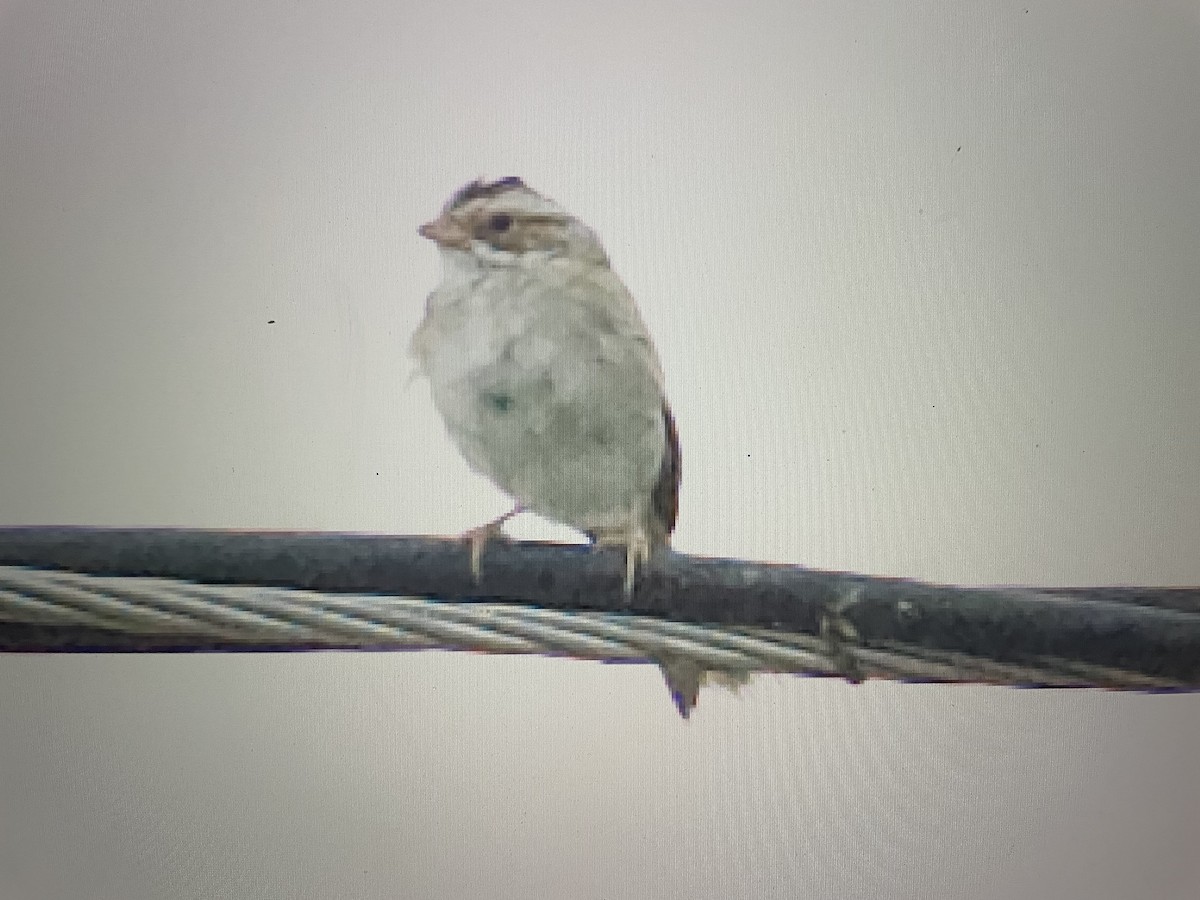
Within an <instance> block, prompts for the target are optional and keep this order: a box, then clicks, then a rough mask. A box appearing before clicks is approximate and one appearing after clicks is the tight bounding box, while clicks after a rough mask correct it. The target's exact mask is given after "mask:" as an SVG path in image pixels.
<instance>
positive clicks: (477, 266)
mask: <svg viewBox="0 0 1200 900" xmlns="http://www.w3.org/2000/svg"><path fill="white" fill-rule="evenodd" d="M419 233H420V235H421V236H422V237H425V238H428V239H429V240H431V241H433V242H434V243H435V244H437V246H438V249H439V250H440V251H441V257H442V263H443V278H442V282H441V284H439V285H438V286H437V288H436V289H435V290H434V291H433V293H431V294H430V295H429V297H428V299H427V301H426V304H425V317H424V319H423V320H422V322H421V324H420V325H419V326H418V328H417V330H416V333H415V334H414V335H413V338H412V343H411V347H410V352H411V354H412V357H413V359H414V361H415V362H416V365H417V368H418V370H419V371H420V372H421V373H423V374H424V375H425V376H426V377H427V378H428V380H429V384H430V388H431V393H432V396H433V401H434V405H435V406H436V407H437V409H438V412H439V413H440V414H441V416H442V419H443V420H444V422H445V425H446V430H447V432H448V433H449V435H450V437H451V439H452V440H453V441H454V443H455V444H456V445H457V447H458V449H459V451H460V452H461V453H462V455H463V457H464V458H465V459H466V461H467V463H468V464H469V465H470V466H471V467H472V468H473V469H474V470H475V471H477V472H479V473H481V474H482V475H484V476H486V477H487V478H489V479H490V480H491V481H492V482H493V483H495V484H496V485H497V486H498V487H499V488H500V489H501V490H503V491H504V492H505V493H507V494H508V495H509V496H510V497H512V498H513V500H514V501H515V502H514V506H513V508H512V509H511V510H510V511H509V512H507V513H505V514H504V515H502V516H500V517H498V518H496V519H493V520H492V521H490V522H487V523H485V524H484V525H481V526H479V527H478V528H473V529H471V530H470V531H468V532H467V534H466V535H465V536H464V537H465V538H466V539H467V540H469V541H470V545H471V571H472V575H473V576H474V577H475V580H476V581H477V582H478V580H479V576H480V558H481V554H482V552H483V547H484V545H485V544H486V542H487V541H488V540H489V539H490V538H492V537H494V536H496V535H497V534H499V533H500V528H501V526H502V525H503V524H504V523H505V522H506V521H507V520H508V519H510V518H511V517H512V516H514V515H517V514H518V513H520V512H524V511H526V510H528V511H532V512H535V513H537V514H539V515H541V516H544V517H545V518H547V519H551V520H553V521H556V522H560V523H563V524H566V525H569V526H571V527H574V528H576V529H579V530H580V531H582V532H584V533H585V534H587V536H588V538H589V539H590V540H591V541H592V543H593V544H594V545H596V546H619V547H623V548H624V550H625V581H624V588H625V593H626V596H629V595H630V594H631V592H632V589H633V583H634V575H635V572H636V570H637V567H638V566H639V565H640V564H642V563H645V562H648V561H649V559H650V557H651V555H652V554H653V553H654V552H656V551H657V550H659V549H662V548H665V547H666V546H667V545H668V542H669V538H670V534H671V532H672V530H673V529H674V527H675V518H676V512H677V508H678V497H679V481H680V453H679V437H678V435H677V433H676V429H675V420H674V419H673V417H672V415H671V409H670V406H669V405H668V403H667V399H666V392H665V388H664V380H663V372H662V366H661V364H660V362H659V358H658V353H657V351H656V350H655V349H654V343H653V341H651V339H650V334H649V332H648V331H647V330H646V325H645V323H644V322H643V321H642V317H641V315H640V314H639V312H638V308H637V305H636V304H635V303H634V300H633V297H632V296H631V295H630V293H629V291H628V290H627V289H626V287H625V285H624V284H623V283H622V282H621V279H620V278H619V277H617V275H616V273H615V272H613V270H612V268H611V267H610V266H609V260H608V254H607V253H606V252H605V250H604V247H603V246H602V245H601V243H600V239H599V238H598V237H597V236H596V234H595V232H593V231H592V229H591V228H589V227H588V226H587V225H585V224H584V223H583V222H581V221H580V220H579V219H577V218H575V217H574V216H572V215H571V214H570V213H569V212H567V211H566V210H565V209H563V208H562V207H561V206H559V205H558V204H557V203H555V202H554V201H553V200H551V199H550V198H548V197H545V196H543V195H541V194H539V193H538V192H536V191H534V190H533V189H532V188H530V187H528V186H527V185H526V184H525V183H524V182H523V181H522V180H521V179H520V178H517V177H508V178H501V179H499V180H498V181H494V182H491V183H487V182H484V181H482V180H476V181H473V182H471V183H470V184H467V185H466V186H464V187H462V188H461V189H459V190H458V191H456V192H455V193H454V195H453V196H451V198H450V199H449V200H448V201H447V202H446V204H445V206H444V207H443V208H442V211H441V214H440V215H439V216H438V217H437V218H435V219H433V220H432V221H430V222H427V223H425V224H424V225H422V226H421V227H420V229H419Z"/></svg>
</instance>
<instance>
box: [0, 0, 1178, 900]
mask: <svg viewBox="0 0 1200 900" xmlns="http://www.w3.org/2000/svg"><path fill="white" fill-rule="evenodd" d="M1198 98H1200V12H1198V8H1197V4H1196V3H1195V2H1173V3H1169V2H1159V3H1140V2H1137V3H1135V2H1129V3H1114V2H1104V3H1101V2H1097V0H1075V2H1057V3H1052V4H1045V3H1032V2H989V3H966V4H964V3H961V2H958V0H929V2H923V3H916V2H910V3H892V2H878V3H848V2H846V0H836V2H834V0H826V2H807V3H802V4H801V3H786V2H776V3H771V2H727V3H723V4H721V3H683V2H673V3H657V2H637V3H627V4H618V3H607V4H584V3H572V2H558V3H544V2H525V0H516V2H509V3H504V4H497V3H494V2H493V3H474V4H471V3H441V4H428V5H425V6H418V5H414V4H405V3H399V2H383V0H359V2H355V0H350V2H341V3H294V2H289V3H283V2H273V0H265V2H256V3H252V4H245V3H241V2H237V3H234V2H227V0H218V2H209V3H203V4H196V3H181V2H153V3H151V2H132V0H117V2H109V3H94V2H82V0H71V2H50V0H36V2H35V0H28V2H21V0H3V2H0V314H2V319H0V521H3V522H4V523H9V524H32V523H78V524H89V525H116V524H128V525H178V526H214V527H254V528H297V529H314V530H322V529H347V530H372V531H389V532H406V533H407V532H433V533H455V532H458V531H461V530H463V529H465V528H467V527H469V526H471V525H475V524H478V523H479V522H481V521H483V520H484V519H485V518H487V517H490V516H492V515H494V514H496V513H498V512H500V511H502V510H503V509H504V508H505V498H503V497H502V496H501V495H500V494H499V493H498V492H497V491H495V490H494V489H493V488H491V487H490V485H488V484H487V483H485V482H484V481H483V480H482V479H480V478H479V477H477V476H475V475H473V474H472V473H471V472H470V471H469V470H468V469H467V467H466V466H465V464H464V463H462V461H461V460H460V459H459V458H458V456H457V454H456V453H455V452H454V450H453V448H452V447H451V446H450V444H449V443H448V441H447V439H446V437H445V435H444V433H443V431H442V428H441V424H440V422H439V421H438V419H437V417H436V415H435V414H434V412H433V410H432V406H431V404H430V401H429V397H428V392H427V390H426V388H425V386H424V385H423V384H422V383H420V382H417V383H415V384H413V385H412V386H411V387H410V388H408V389H407V390H404V389H403V385H404V383H405V379H406V378H407V377H408V374H409V366H408V362H407V360H406V358H405V355H404V348H405V346H406V342H407V340H408V335H409V334H410V332H411V331H412V329H413V327H414V326H415V325H416V323H417V321H418V319H419V316H420V314H421V310H422V305H423V302H424V297H425V294H426V293H427V292H428V291H429V290H430V289H431V288H432V287H433V285H434V284H435V283H436V282H437V280H438V278H439V277H440V263H439V260H438V258H437V254H436V252H435V250H434V248H433V247H432V246H430V245H429V244H428V243H427V242H425V241H422V240H421V239H420V238H418V237H417V235H416V227H417V225H418V224H420V222H422V221H424V220H425V219H427V218H429V217H430V216H432V215H433V214H434V213H436V211H437V210H438V208H439V207H440V205H441V204H442V202H443V201H444V200H445V198H446V197H447V196H448V195H449V193H450V192H451V191H452V190H454V189H455V188H456V187H458V186H459V185H460V184H461V183H462V182H463V181H465V180H467V179H469V178H473V177H475V176H476V175H480V174H486V175H490V176H499V175H508V174H519V175H522V176H524V177H525V178H526V179H527V180H528V181H529V183H530V184H532V185H533V186H535V187H536V188H538V189H541V190H543V191H545V192H546V193H548V194H549V195H551V196H553V197H555V198H556V199H558V200H559V201H561V202H562V203H563V204H564V205H565V206H567V207H568V208H569V209H571V210H572V211H574V212H575V213H576V214H578V215H579V216H581V217H582V218H583V219H584V220H586V221H587V222H589V223H590V224H591V225H593V226H594V227H595V228H596V229H597V231H598V232H599V233H600V234H601V235H602V236H603V238H604V240H605V241H606V244H607V247H608V249H609V251H610V253H611V256H612V258H613V260H614V265H615V267H616V268H617V270H618V271H619V272H620V273H621V274H622V275H623V277H624V278H625V279H626V281H627V282H628V284H629V285H630V287H631V289H632V290H633V292H634V294H635V296H636V297H637V298H638V299H639V302H640V303H641V306H642V309H643V312H644V314H645V317H646V319H647V321H648V323H649V325H650V328H651V330H652V331H653V333H654V335H655V338H656V340H657V343H658V346H659V348H660V350H661V353H662V357H663V360H664V365H665V368H666V371H667V379H668V383H669V388H670V395H671V402H672V405H673V406H674V409H675V411H676V413H677V416H678V419H679V424H680V430H681V435H682V441H683V448H684V484H683V493H682V514H681V519H680V524H679V530H678V532H677V539H676V546H677V547H678V548H679V549H681V550H684V551H688V552H695V553H706V554H718V555H728V556H739V557H750V558H756V559H770V560H791V561H796V562H803V563H807V564H811V565H816V566H822V567H833V568H843V569H851V570H858V571H867V572H875V573H886V574H889V575H904V576H912V577H919V578H929V579H937V580H942V581H952V582H962V583H1029V584H1048V585H1053V584H1086V583H1133V584H1189V583H1190V584H1195V583H1197V582H1198V581H1200V561H1198V558H1197V556H1198V554H1197V552H1196V548H1197V546H1200V375H1198V365H1197V362H1196V347H1197V341H1198V338H1200V152H1198V150H1197V148H1198V147H1200V102H1198ZM271 319H273V320H275V324H268V320H271ZM514 531H515V533H517V534H519V535H525V536H555V537H569V535H568V534H566V533H564V532H563V531H562V530H561V529H553V528H549V527H545V526H542V525H539V524H538V523H536V522H529V521H525V522H522V523H520V524H519V525H518V526H517V527H516V528H515V529H514ZM1197 759H1200V701H1198V700H1197V699H1196V698H1193V697H1154V696H1117V695H1109V694H1100V693H1068V692H1056V693H1051V692H1029V691H1025V692H1022V691H1014V690H1006V689H995V688H969V687H920V686H905V685H892V684H868V685H865V686H861V687H851V686H848V685H844V684H839V683H829V682H818V681H813V680H810V679H803V678H789V677H772V678H759V679H757V680H755V681H754V682H752V683H751V684H750V685H749V686H748V687H747V688H745V689H743V690H742V692H741V693H740V695H737V696H735V695H732V694H729V693H725V692H723V691H719V690H718V691H709V692H706V693H705V694H703V695H702V697H701V703H700V708H699V710H698V711H697V713H696V715H695V716H694V718H693V720H692V721H690V722H688V723H683V722H681V721H679V720H678V719H677V718H675V716H674V714H673V712H672V710H671V708H670V704H669V701H668V698H667V695H666V691H665V689H664V688H663V686H662V684H661V680H660V678H659V676H658V674H657V672H656V671H655V670H654V669H652V668H649V667H640V666H639V667H630V666H625V667H619V666H604V665H601V664H592V663H578V662H571V661H564V660H542V659H504V658H494V657H486V656H474V655H466V654H459V655H454V654H441V653H425V654H408V655H403V654H393V655H342V654H316V655H306V656H292V657H278V656H277V657H247V656H240V657H238V656H222V657H208V658H186V657H182V658H138V657H124V658H88V657H76V658H69V657H62V658H37V657H7V658H0V897H3V898H4V900H8V898H19V900H23V898H70V897H87V898H92V897H95V898H130V900H136V898H157V897H170V898H173V897H188V898H209V897H237V898H276V897H278V898H310V897H311V898H333V897H337V898H342V897H356V898H357V897H362V898H375V897H454V898H459V897H477V896H486V897H521V898H526V897H571V898H575V897H580V898H615V897H689V898H691V897H714V898H715V897H720V898H725V897H796V896H804V897H820V898H825V897H829V898H856V897H862V898H878V897H888V898H897V897H913V898H924V897H948V898H949V897H983V898H1008V897H1013V898H1027V897H1038V898H1053V897H1064V898H1066V897H1081V898H1083V897H1086V898H1093V900H1095V898H1121V900H1124V898H1129V897H1135V896H1136V897H1139V898H1192V897H1195V896H1196V895H1197V892H1198V891H1200V857H1198V856H1197V854H1196V853H1195V848H1196V846H1197V841H1198V840H1200V778H1197V777H1196V761H1197Z"/></svg>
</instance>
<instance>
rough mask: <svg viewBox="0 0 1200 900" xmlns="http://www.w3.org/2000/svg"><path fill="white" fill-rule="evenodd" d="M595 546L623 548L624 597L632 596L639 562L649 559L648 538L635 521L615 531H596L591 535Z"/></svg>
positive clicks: (646, 561)
mask: <svg viewBox="0 0 1200 900" xmlns="http://www.w3.org/2000/svg"><path fill="white" fill-rule="evenodd" d="M592 537H593V539H594V541H595V546H597V547H624V548H625V599H626V600H628V599H629V598H630V597H632V596H633V578H634V575H636V574H637V567H638V565H639V564H643V563H648V562H649V561H650V538H649V537H648V536H647V535H646V530H645V529H644V528H642V527H641V526H640V525H638V524H636V523H630V525H629V526H628V527H627V528H623V529H620V530H617V531H598V532H596V533H595V534H593V535H592Z"/></svg>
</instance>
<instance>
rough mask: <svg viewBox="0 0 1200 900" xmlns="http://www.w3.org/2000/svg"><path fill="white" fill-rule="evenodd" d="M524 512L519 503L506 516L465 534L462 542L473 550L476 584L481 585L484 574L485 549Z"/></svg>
mask: <svg viewBox="0 0 1200 900" xmlns="http://www.w3.org/2000/svg"><path fill="white" fill-rule="evenodd" d="M524 511H525V508H524V507H523V506H521V504H519V503H518V504H517V505H516V506H514V507H513V508H512V509H510V510H509V511H508V512H506V513H505V514H504V515H502V516H497V517H496V518H494V519H492V520H491V521H490V522H485V523H484V524H482V525H478V526H476V527H475V528H472V529H470V530H469V531H466V532H464V533H463V536H462V538H461V540H464V541H466V542H467V543H468V544H469V545H470V548H471V578H472V579H473V580H474V582H475V583H476V584H479V579H480V577H481V575H482V574H483V548H484V547H485V546H487V542H488V541H490V540H491V539H492V538H496V537H500V536H501V535H502V534H503V531H502V529H503V528H504V523H505V522H507V521H508V520H509V519H511V518H512V517H513V516H515V515H517V514H518V513H521V512H524Z"/></svg>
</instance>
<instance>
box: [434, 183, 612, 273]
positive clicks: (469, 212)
mask: <svg viewBox="0 0 1200 900" xmlns="http://www.w3.org/2000/svg"><path fill="white" fill-rule="evenodd" d="M420 234H421V236H422V237H426V238H429V240H431V241H433V242H434V243H436V244H437V245H438V246H439V247H440V248H441V249H442V250H443V251H444V252H446V253H449V254H458V253H468V254H471V255H472V256H474V257H475V258H476V260H477V261H478V262H479V263H481V264H486V265H493V266H502V265H522V264H529V263H531V262H534V261H537V260H541V259H549V258H555V257H568V258H571V259H577V260H579V261H582V262H590V263H596V264H601V265H607V263H608V256H607V254H606V253H605V252H604V248H603V247H602V246H601V245H600V240H599V239H598V238H597V237H596V235H595V233H594V232H593V231H592V230H591V229H590V228H588V227H587V226H586V225H584V224H583V223H582V222H580V221H579V220H578V219H576V218H575V217H574V216H572V215H571V214H570V213H568V212H567V211H566V210H564V209H563V208H562V207H561V206H559V205H558V204H557V203H555V202H554V201H553V200H551V199H549V198H548V197H543V196H542V195H541V194H539V193H537V191H535V190H533V189H532V188H530V187H528V186H527V185H526V184H525V182H523V181H522V180H521V179H520V178H517V177H515V176H509V177H507V178H501V179H500V180H499V181H493V182H490V183H488V182H484V181H482V180H476V181H473V182H471V183H470V184H468V185H466V186H464V187H462V188H460V189H459V190H458V191H456V192H455V194H454V196H452V197H451V198H450V199H449V200H448V201H447V202H446V205H445V206H444V207H443V208H442V213H441V215H440V216H438V217H437V218H436V219H434V220H432V221H430V222H426V223H425V224H424V225H422V226H421V228H420Z"/></svg>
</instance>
